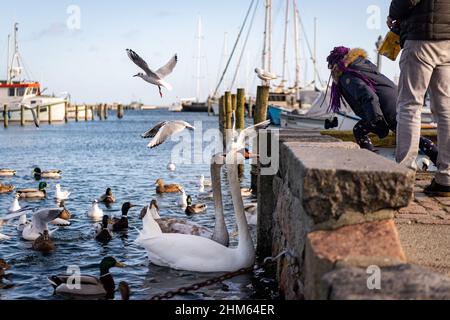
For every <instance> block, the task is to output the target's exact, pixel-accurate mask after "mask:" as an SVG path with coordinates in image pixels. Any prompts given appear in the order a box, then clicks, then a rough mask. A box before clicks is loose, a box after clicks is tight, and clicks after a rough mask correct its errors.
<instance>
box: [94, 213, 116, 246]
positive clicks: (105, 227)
mask: <svg viewBox="0 0 450 320" xmlns="http://www.w3.org/2000/svg"><path fill="white" fill-rule="evenodd" d="M112 238H113V235H112V220H111V219H110V217H109V216H106V215H105V216H103V220H102V222H101V223H99V224H97V225H96V226H95V240H97V241H98V242H101V243H103V244H107V243H108V242H110V241H111V240H112Z"/></svg>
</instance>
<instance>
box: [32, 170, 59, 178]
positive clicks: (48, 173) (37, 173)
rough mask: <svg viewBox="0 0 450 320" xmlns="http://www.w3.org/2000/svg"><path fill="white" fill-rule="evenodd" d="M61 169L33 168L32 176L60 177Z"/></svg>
mask: <svg viewBox="0 0 450 320" xmlns="http://www.w3.org/2000/svg"><path fill="white" fill-rule="evenodd" d="M61 175H62V171H61V170H47V171H42V170H41V168H34V170H33V177H34V178H35V179H38V180H39V179H61Z"/></svg>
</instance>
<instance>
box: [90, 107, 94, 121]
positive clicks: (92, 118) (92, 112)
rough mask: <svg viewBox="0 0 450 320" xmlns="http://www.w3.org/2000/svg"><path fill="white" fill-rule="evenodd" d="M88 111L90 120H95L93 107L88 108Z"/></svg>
mask: <svg viewBox="0 0 450 320" xmlns="http://www.w3.org/2000/svg"><path fill="white" fill-rule="evenodd" d="M89 109H90V110H91V120H92V121H94V120H95V112H94V106H89Z"/></svg>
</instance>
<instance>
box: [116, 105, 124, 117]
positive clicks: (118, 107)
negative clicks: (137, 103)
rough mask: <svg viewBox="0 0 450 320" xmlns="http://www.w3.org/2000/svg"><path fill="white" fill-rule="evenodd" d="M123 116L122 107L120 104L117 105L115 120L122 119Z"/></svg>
mask: <svg viewBox="0 0 450 320" xmlns="http://www.w3.org/2000/svg"><path fill="white" fill-rule="evenodd" d="M123 116H124V112H123V105H122V104H119V105H118V106H117V118H119V119H123Z"/></svg>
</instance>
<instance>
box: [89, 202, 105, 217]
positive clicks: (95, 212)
mask: <svg viewBox="0 0 450 320" xmlns="http://www.w3.org/2000/svg"><path fill="white" fill-rule="evenodd" d="M98 204H99V202H98V200H94V201H93V202H92V207H91V209H90V210H89V212H88V217H89V218H91V219H94V220H101V219H102V218H103V210H102V209H100V207H99V206H98Z"/></svg>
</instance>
